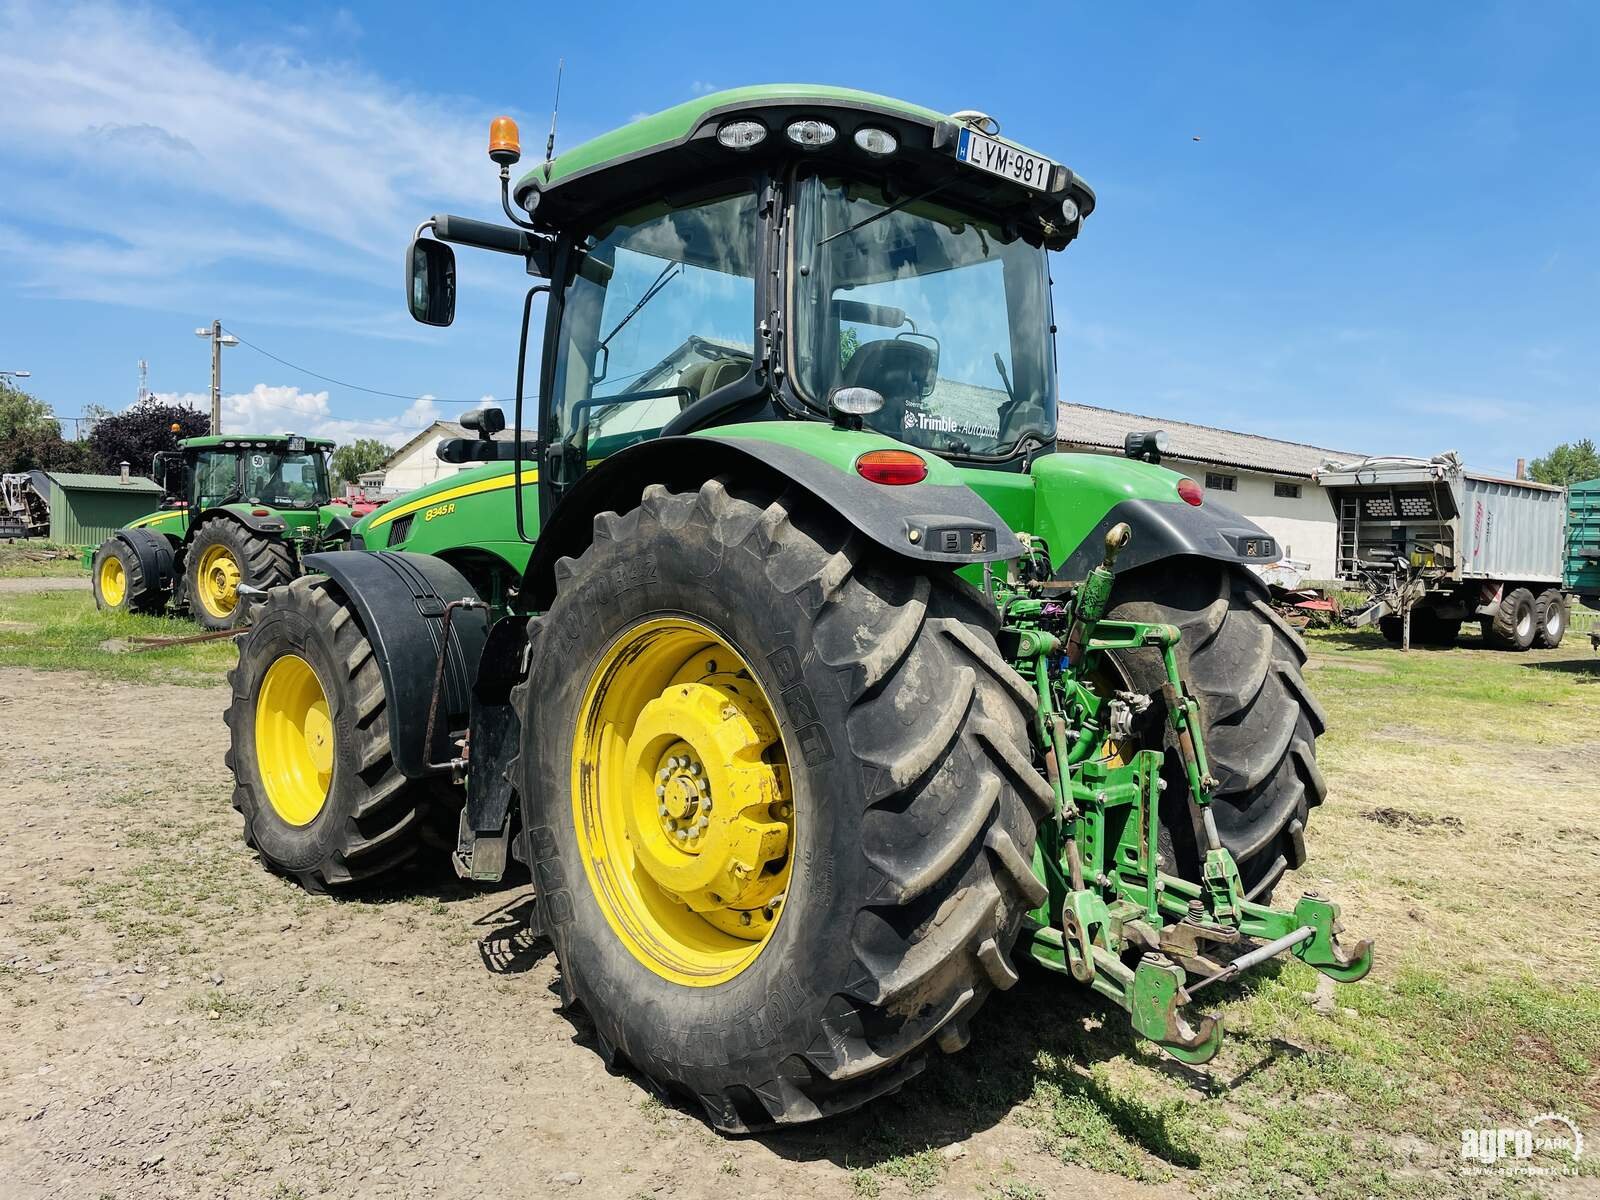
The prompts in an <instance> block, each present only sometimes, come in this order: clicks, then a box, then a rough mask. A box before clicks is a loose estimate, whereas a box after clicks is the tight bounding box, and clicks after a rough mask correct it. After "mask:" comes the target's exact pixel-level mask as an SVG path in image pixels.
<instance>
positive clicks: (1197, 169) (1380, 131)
mask: <svg viewBox="0 0 1600 1200" xmlns="http://www.w3.org/2000/svg"><path fill="white" fill-rule="evenodd" d="M1132 9H1133V6H1127V5H1117V6H1087V5H1075V4H1068V3H1060V2H1058V3H1054V4H1050V5H1041V6H1036V7H1024V6H1016V7H1012V8H1007V7H1005V6H994V7H991V8H988V9H981V8H980V9H974V8H973V7H972V6H971V5H960V6H955V5H950V6H943V5H939V4H922V5H917V6H907V5H905V4H903V3H902V4H898V5H895V6H892V7H891V6H873V5H867V4H862V3H852V4H848V5H838V6H829V5H826V4H810V5H805V6H802V7H801V8H799V9H793V10H787V12H788V15H785V10H780V9H774V8H771V7H770V6H769V7H768V8H764V9H761V8H758V9H755V10H753V9H752V8H751V7H750V6H749V5H748V4H737V5H736V4H726V5H709V4H698V5H696V6H694V10H693V11H694V16H693V19H692V20H689V19H682V18H679V19H672V18H664V16H663V14H667V13H670V12H672V11H674V10H672V9H671V8H670V7H663V6H661V5H659V4H649V5H637V6H628V5H614V4H613V5H562V6H549V9H548V10H546V8H545V7H543V6H540V7H535V6H527V7H520V8H513V7H510V6H505V7H500V8H498V9H494V10H491V9H490V8H489V6H478V5H468V6H462V7H460V8H458V9H448V10H441V9H440V8H439V7H438V6H436V5H429V6H412V5H401V4H386V5H382V6H376V5H374V6H370V7H368V6H361V5H352V6H351V7H349V8H343V9H336V8H333V7H331V6H328V7H325V6H297V5H293V4H285V3H275V4H271V5H267V4H258V3H243V4H235V5H229V6H215V5H201V4H175V5H166V6H154V7H128V6H121V5H115V4H112V5H105V6H96V7H88V8H77V7H76V6H70V5H59V4H53V5H48V6H47V5H42V4H31V3H22V4H10V3H3V2H0V46H3V47H4V48H5V49H4V62H3V70H0V263H3V264H4V265H3V268H0V369H18V368H23V369H28V370H31V371H32V372H33V378H32V379H31V380H30V381H29V383H30V386H32V388H33V389H34V390H35V392H36V393H37V394H38V395H40V396H41V397H43V398H44V399H46V400H48V401H50V402H51V403H52V404H53V405H54V406H55V407H56V411H57V412H58V414H61V415H64V416H70V415H73V414H75V413H77V412H79V411H81V408H82V406H83V405H85V404H104V405H107V406H110V407H123V406H125V405H126V404H128V403H130V402H131V401H132V400H133V398H134V395H135V391H136V388H137V362H138V360H139V359H141V358H144V359H147V360H149V363H150V382H151V386H152V388H153V389H155V390H157V391H159V392H162V393H172V394H177V395H188V394H200V393H203V392H204V391H205V389H206V387H207V386H208V370H209V360H208V356H207V348H206V346H205V345H204V344H203V343H202V342H201V341H199V340H198V339H196V338H195V337H194V335H193V332H192V331H193V329H194V328H195V327H196V326H199V325H201V324H204V323H206V322H208V321H209V320H210V319H211V318H212V317H214V316H216V317H220V318H221V319H222V320H223V322H224V323H225V324H226V325H227V326H229V327H230V328H232V329H234V330H236V331H237V332H238V333H240V334H241V335H242V336H243V337H245V338H247V339H249V340H250V341H251V342H253V343H255V344H256V345H258V346H261V347H263V348H265V349H267V350H269V351H271V352H272V353H274V354H276V355H278V356H279V357H280V358H284V359H288V360H290V361H292V362H295V363H300V364H304V365H305V366H308V367H310V368H312V369H314V370H317V371H320V372H323V373H325V374H328V375H332V376H335V377H337V378H339V379H343V380H348V381H352V382H355V383H360V384H364V385H366V386H369V387H372V388H376V389H378V390H381V391H389V392H394V393H398V394H399V395H400V396H401V397H415V396H423V395H426V396H432V397H437V398H439V399H438V400H425V401H414V400H408V399H405V398H393V397H382V396H374V395H369V394H366V393H362V392H358V391H353V390H349V389H347V388H343V387H337V386H334V385H331V384H327V383H324V382H322V381H319V380H317V379H315V378H312V377H310V376H308V375H305V374H303V373H301V372H299V371H296V370H293V369H290V368H289V367H286V366H282V365H280V364H278V363H276V362H273V361H272V360H271V359H268V358H265V357H263V356H261V355H259V354H257V353H256V352H255V351H254V350H252V349H250V348H248V347H244V346H241V347H239V348H236V349H233V350H229V351H227V352H226V359H225V367H224V390H225V391H226V392H227V393H229V396H230V399H229V402H228V404H229V410H230V414H233V415H231V416H230V418H229V419H230V420H231V421H233V422H234V423H235V427H237V425H238V424H239V423H240V422H242V421H245V420H248V421H250V422H251V423H252V424H259V425H274V426H279V427H294V428H297V429H304V430H307V431H312V430H315V431H326V432H331V433H333V434H335V435H336V436H351V435H355V434H361V433H371V434H377V435H379V436H385V437H389V438H391V439H393V438H396V437H399V436H402V435H404V434H405V433H407V432H410V431H412V430H414V429H416V428H418V427H419V426H420V425H421V423H423V422H424V421H426V420H427V419H429V418H431V417H432V416H434V415H437V414H442V413H448V412H452V411H456V410H457V409H459V407H460V405H459V404H449V403H444V401H463V402H468V403H471V402H476V401H478V400H479V399H480V398H481V397H483V396H486V395H506V394H509V390H510V388H511V386H512V378H511V376H512V372H513V367H514V361H515V352H516V342H515V337H516V324H517V318H518V315H519V314H518V312H517V310H518V307H519V304H520V292H521V287H522V286H524V285H523V284H522V282H521V281H520V280H519V279H518V277H517V274H516V271H515V269H514V268H509V267H508V260H504V259H501V258H499V256H492V258H491V257H490V256H482V255H473V254H471V253H466V254H463V255H462V256H461V265H462V272H461V275H462V278H461V291H462V297H461V305H460V311H459V315H458V318H457V321H456V324H455V326H454V327H452V328H451V329H448V330H433V329H425V328H423V327H422V326H418V325H414V324H412V322H411V321H410V320H409V318H408V317H407V316H406V314H405V311H404V298H403V294H402V287H401V274H402V262H403V260H402V255H403V250H404V247H405V244H406V241H407V239H408V238H409V236H410V233H411V230H412V228H413V227H414V226H415V224H416V223H417V222H418V221H419V220H420V219H422V218H423V217H425V216H427V215H428V214H430V213H433V212H436V211H452V212H457V213H462V214H465V215H474V216H481V217H489V218H492V217H494V216H495V215H496V212H497V208H498V197H497V193H496V190H495V179H494V173H493V169H492V167H491V166H490V164H489V163H488V161H487V159H486V158H485V157H484V154H483V143H484V134H485V131H486V129H487V126H488V121H489V118H490V117H492V116H494V115H495V114H496V113H499V112H502V111H505V112H509V113H510V114H511V115H513V116H515V117H517V118H518V119H519V120H520V121H521V123H522V128H523V140H524V146H525V148H526V149H527V150H529V152H530V153H531V152H533V151H534V148H535V147H540V148H542V145H543V138H544V132H545V128H546V124H547V121H548V105H549V98H550V92H551V86H552V82H553V75H554V68H555V62H556V59H557V58H558V57H560V56H563V55H564V56H565V57H566V60H567V76H566V84H565V89H564V92H563V96H562V118H561V138H560V144H561V145H565V146H572V145H575V144H576V143H577V142H578V141H579V140H582V139H583V138H584V137H586V136H589V135H592V134H595V133H598V132H601V131H603V130H605V129H607V128H610V127H612V126H615V125H617V124H620V123H622V122H625V121H627V120H629V119H630V118H632V117H633V116H635V115H636V114H638V113H641V112H647V111H653V110H655V109H658V108H663V107H666V106H667V105H670V104H673V103H676V102H678V101H680V100H683V99H685V98H687V97H689V96H691V95H693V94H695V93H696V92H697V91H704V90H708V89H710V88H714V87H731V86H735V85H738V84H744V83H753V82H762V81H772V80H784V81H787V80H796V79H799V80H814V81H818V82H825V83H838V84H846V85H851V86H857V87H864V88H869V89H872V90H877V91H882V92H888V93H891V94H894V95H898V96H902V97H904V98H906V99H910V100H915V101H919V102H921V103H924V104H928V105H930V106H932V107H935V108H939V109H943V110H955V109H959V108H969V107H976V108H981V109H984V110H985V111H988V112H990V113H993V114H995V115H997V116H998V117H999V119H1000V121H1001V123H1002V126H1003V129H1004V132H1005V133H1006V135H1008V136H1010V137H1014V138H1016V139H1018V140H1021V141H1023V142H1025V143H1027V144H1029V145H1031V146H1033V147H1035V148H1036V149H1038V150H1040V151H1042V152H1044V153H1047V154H1049V155H1051V156H1052V157H1054V158H1056V159H1058V160H1060V161H1063V162H1066V163H1068V164H1069V165H1071V166H1072V167H1073V168H1074V169H1076V170H1077V171H1078V172H1079V173H1080V174H1082V175H1083V176H1084V177H1085V178H1086V179H1088V180H1089V182H1090V183H1091V184H1092V185H1093V186H1094V187H1095V189H1096V190H1097V192H1098V194H1099V197H1100V207H1099V209H1098V210H1097V211H1096V213H1095V214H1094V216H1093V217H1092V218H1090V220H1089V221H1088V223H1087V227H1086V229H1085V232H1084V234H1083V236H1082V237H1081V238H1080V239H1079V241H1078V242H1077V243H1076V244H1075V245H1074V246H1073V247H1072V248H1071V249H1069V250H1068V251H1067V252H1066V253H1065V254H1064V255H1061V256H1058V257H1057V258H1056V260H1055V263H1054V277H1055V290H1056V311H1057V316H1058V319H1059V321H1060V324H1061V334H1060V346H1059V349H1060V361H1061V376H1062V391H1063V395H1064V396H1065V397H1066V398H1067V399H1069V400H1073V401H1077V402H1081V403H1089V404H1100V405H1106V406H1109V407H1115V408H1122V409H1128V410H1132V411H1135V412H1143V413H1148V414H1151V415H1154V416H1157V417H1166V418H1182V419H1186V420H1195V421H1201V422H1206V423H1214V424H1219V425H1223V426H1227V427H1230V428H1236V429H1245V430H1249V431H1252V432H1259V433H1265V434H1268V435H1272V436H1278V437H1286V438H1292V439H1295V440H1301V441H1308V442H1313V443H1316V444H1319V445H1323V446H1329V447H1333V448H1339V449H1352V450H1362V451H1371V452H1403V453H1424V454H1426V453H1434V452H1437V451H1440V450H1444V449H1448V448H1456V449H1460V450H1461V451H1462V452H1463V453H1464V454H1465V455H1466V457H1467V459H1468V461H1469V462H1470V463H1471V464H1473V465H1474V466H1477V467H1479V468H1481V469H1500V470H1508V469H1509V468H1510V467H1511V464H1512V463H1513V462H1514V460H1515V459H1516V458H1517V457H1518V456H1528V457H1531V456H1533V455H1535V454H1538V453H1541V452H1542V451H1544V450H1545V449H1547V448H1548V447H1549V446H1550V445H1552V444H1554V443H1555V442H1558V441H1564V440H1571V439H1574V438H1577V437H1582V436H1596V435H1600V428H1597V427H1600V404H1597V403H1596V401H1597V398H1600V397H1597V392H1600V223H1597V221H1596V213H1597V211H1600V152H1597V147H1596V136H1597V134H1600V72H1597V71H1596V69H1595V68H1596V63H1597V62H1600V6H1595V5H1591V4H1585V3H1568V4H1561V3H1548V4H1540V5H1525V4H1511V3H1507V4H1470V3H1469V4H1449V5H1446V4H1410V5H1389V4H1345V5H1299V6H1290V5H1265V4H1263V5H1254V6H1252V5H1245V4H1240V5H1221V4H1216V5H1199V4H1193V5H1186V6H1181V7H1180V6H1178V5H1148V6H1144V7H1143V8H1142V9H1140V10H1139V11H1137V12H1134V11H1132ZM679 11H684V12H686V11H688V10H686V9H684V10H679ZM913 13H914V14H915V15H914V16H912V15H910V14H913ZM1002 14H1004V16H1003V17H1002ZM986 16H987V17H989V18H990V20H989V21H988V22H987V23H986V22H985V20H983V19H982V18H983V17H986ZM1196 138H1198V139H1199V140H1198V141H1196V140H1194V139H1196ZM558 149H559V146H558Z"/></svg>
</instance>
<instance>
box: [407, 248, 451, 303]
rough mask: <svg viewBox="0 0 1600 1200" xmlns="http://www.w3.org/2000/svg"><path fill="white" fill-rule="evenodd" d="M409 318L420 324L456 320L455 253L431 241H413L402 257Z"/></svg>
mask: <svg viewBox="0 0 1600 1200" xmlns="http://www.w3.org/2000/svg"><path fill="white" fill-rule="evenodd" d="M406 296H407V298H408V299H409V300H410V302H411V317H412V319H413V320H416V321H421V322H422V323H423V324H424V325H448V324H450V322H452V321H454V320H455V319H456V252H455V251H454V250H452V249H450V247H449V246H447V245H446V244H445V243H444V242H441V241H438V240H436V239H434V238H417V239H416V240H415V241H414V242H412V243H411V252H410V253H409V254H408V255H407V256H406Z"/></svg>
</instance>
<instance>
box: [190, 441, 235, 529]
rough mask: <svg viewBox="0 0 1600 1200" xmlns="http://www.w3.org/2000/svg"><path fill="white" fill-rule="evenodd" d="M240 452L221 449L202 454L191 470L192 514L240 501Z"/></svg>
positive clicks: (202, 452) (195, 459)
mask: <svg viewBox="0 0 1600 1200" xmlns="http://www.w3.org/2000/svg"><path fill="white" fill-rule="evenodd" d="M239 495H240V492H239V452H238V451H237V450H224V449H221V448H215V449H208V450H201V451H200V452H199V453H197V454H196V455H195V456H194V465H193V466H192V467H191V468H190V470H189V511H190V512H191V513H199V512H201V511H203V510H204V509H207V508H215V507H216V506H217V505H220V504H228V503H231V502H232V501H234V500H237V499H239Z"/></svg>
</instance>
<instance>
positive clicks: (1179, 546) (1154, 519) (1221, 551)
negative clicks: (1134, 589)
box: [1056, 499, 1282, 579]
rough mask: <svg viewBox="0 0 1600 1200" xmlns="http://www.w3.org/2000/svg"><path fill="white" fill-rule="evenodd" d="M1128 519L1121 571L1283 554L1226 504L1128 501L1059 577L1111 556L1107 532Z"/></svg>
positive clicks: (1082, 572) (1081, 572)
mask: <svg viewBox="0 0 1600 1200" xmlns="http://www.w3.org/2000/svg"><path fill="white" fill-rule="evenodd" d="M1124 521H1125V522H1127V524H1128V527H1129V528H1130V529H1132V530H1133V539H1132V540H1131V541H1130V542H1129V543H1128V545H1127V548H1126V549H1124V550H1123V551H1122V553H1121V554H1120V555H1119V556H1118V557H1117V565H1116V571H1117V574H1119V575H1120V574H1122V573H1123V572H1125V571H1132V570H1135V569H1137V568H1139V567H1143V566H1148V565H1149V564H1150V563H1153V562H1159V561H1161V560H1162V559H1164V558H1177V557H1180V556H1190V557H1197V558H1211V559H1216V560H1218V561H1220V562H1229V563H1239V564H1241V565H1243V564H1248V563H1269V562H1277V561H1278V559H1279V558H1280V557H1281V556H1282V554H1281V551H1280V550H1279V548H1278V543H1277V540H1276V539H1275V538H1273V536H1272V535H1271V534H1270V533H1268V532H1267V531H1266V530H1264V529H1262V528H1261V527H1260V526H1259V525H1257V524H1255V523H1254V522H1253V521H1250V520H1248V519H1246V518H1245V517H1242V516H1240V515H1239V514H1238V513H1236V512H1234V511H1233V510H1232V509H1231V508H1228V507H1227V506H1226V505H1222V504H1212V503H1211V502H1210V500H1209V499H1208V500H1207V501H1206V503H1204V504H1202V505H1200V506H1198V507H1196V506H1194V505H1189V504H1171V503H1166V502H1157V501H1154V500H1124V501H1122V502H1121V503H1120V504H1116V505H1114V506H1113V507H1112V508H1111V510H1110V511H1109V512H1108V513H1106V515H1105V516H1104V517H1102V518H1101V519H1100V523H1099V524H1098V525H1096V526H1095V527H1094V528H1093V529H1092V530H1090V532H1089V535H1088V536H1087V537H1085V538H1084V539H1083V541H1081V542H1080V543H1078V545H1077V546H1076V547H1074V548H1073V549H1072V551H1071V552H1070V553H1069V554H1068V555H1067V557H1066V558H1065V559H1064V560H1063V561H1062V564H1061V567H1060V569H1059V570H1057V572H1056V577H1057V578H1058V579H1083V578H1084V577H1085V576H1087V575H1088V574H1089V572H1090V571H1091V570H1092V569H1093V568H1095V567H1097V566H1099V565H1100V563H1101V562H1102V561H1103V560H1104V559H1105V554H1106V534H1107V532H1109V531H1110V530H1111V528H1112V527H1113V526H1114V525H1117V524H1119V523H1121V522H1124Z"/></svg>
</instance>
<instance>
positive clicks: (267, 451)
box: [152, 434, 333, 512]
mask: <svg viewBox="0 0 1600 1200" xmlns="http://www.w3.org/2000/svg"><path fill="white" fill-rule="evenodd" d="M332 449H333V443H332V442H329V441H325V440H322V439H318V438H305V437H298V436H295V435H293V434H288V435H275V436H270V437H267V436H260V435H250V434H244V435H237V436H235V435H225V436H213V437H195V438H186V439H184V440H183V441H182V442H180V443H179V444H178V449H176V450H163V451H161V452H159V453H158V454H157V455H156V456H155V463H154V467H153V469H152V474H153V475H154V477H155V478H156V480H157V481H158V482H159V483H160V484H161V486H162V490H163V492H164V497H163V499H162V503H161V507H162V508H164V509H171V508H189V509H192V510H194V511H197V512H198V511H200V510H202V509H206V508H214V507H220V506H223V505H227V504H251V505H259V506H264V507H267V508H273V509H287V510H290V511H299V512H308V511H315V510H317V509H320V508H321V507H322V506H323V505H325V504H327V503H329V501H330V498H331V493H330V490H329V487H328V454H329V453H330V452H331V451H332Z"/></svg>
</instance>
